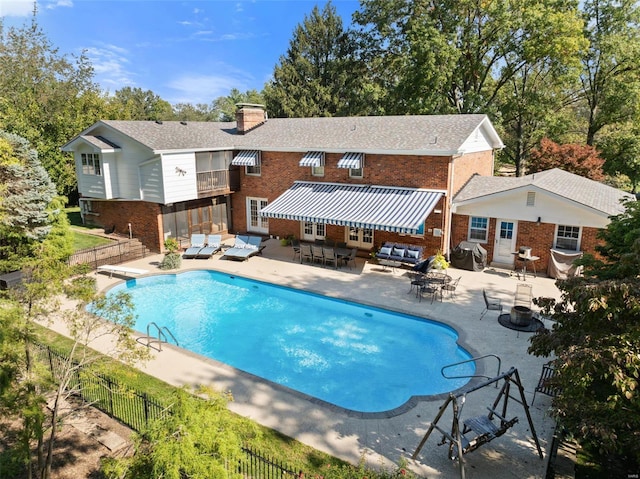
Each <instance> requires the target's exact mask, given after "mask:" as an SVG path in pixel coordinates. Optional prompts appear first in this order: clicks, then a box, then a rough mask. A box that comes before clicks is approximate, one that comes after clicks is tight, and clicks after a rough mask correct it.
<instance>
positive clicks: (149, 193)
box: [140, 158, 164, 203]
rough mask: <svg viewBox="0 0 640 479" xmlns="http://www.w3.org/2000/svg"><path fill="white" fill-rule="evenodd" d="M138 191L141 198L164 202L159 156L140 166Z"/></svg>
mask: <svg viewBox="0 0 640 479" xmlns="http://www.w3.org/2000/svg"><path fill="white" fill-rule="evenodd" d="M140 191H141V193H142V199H143V200H145V201H152V202H154V203H164V194H163V193H164V192H163V181H162V163H161V161H160V158H158V159H157V160H156V161H151V162H149V163H145V164H144V165H142V166H141V167H140Z"/></svg>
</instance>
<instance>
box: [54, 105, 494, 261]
mask: <svg viewBox="0 0 640 479" xmlns="http://www.w3.org/2000/svg"><path fill="white" fill-rule="evenodd" d="M499 148H502V142H501V140H500V138H499V136H498V134H497V133H496V131H495V129H494V128H493V126H492V125H491V122H490V121H489V119H488V117H487V116H486V115H429V116H426V115H425V116H393V117H347V118H295V119H284V118H276V119H267V116H266V113H265V111H264V110H263V109H262V108H260V107H259V106H257V105H243V106H242V107H241V108H239V110H238V113H237V120H236V122H229V123H214V122H153V121H99V122H97V123H95V124H94V125H92V126H90V127H89V128H87V129H86V130H85V131H83V132H82V133H80V134H79V135H78V136H76V137H75V138H73V139H72V140H71V141H69V142H68V143H67V144H66V145H64V146H63V150H64V151H70V152H73V153H74V157H75V163H76V172H77V176H78V189H79V192H80V195H81V200H80V204H81V211H82V215H83V218H84V219H85V220H86V221H87V222H89V223H93V224H98V225H101V226H104V227H106V228H109V229H111V228H114V229H115V230H116V231H118V232H127V233H128V232H129V231H130V232H131V234H132V235H133V236H135V237H137V238H139V239H141V240H142V241H143V242H144V243H145V244H146V245H147V246H148V247H149V248H151V249H152V250H156V251H160V250H161V249H162V244H163V241H164V239H165V238H167V237H170V236H171V237H175V238H178V239H180V240H182V241H183V242H184V241H188V238H189V237H190V235H191V234H193V233H235V232H239V231H247V232H252V233H256V234H262V235H271V236H279V237H283V236H288V235H294V236H296V237H297V238H302V239H306V240H313V239H321V238H329V239H333V240H334V241H336V242H345V243H347V244H348V245H349V246H353V247H358V248H359V249H360V250H361V251H362V252H363V253H365V252H368V251H370V250H372V249H375V248H377V247H379V245H380V244H381V243H382V242H384V241H389V240H391V241H399V242H405V243H412V244H419V245H422V246H424V247H425V251H426V252H427V253H429V254H433V253H435V252H436V251H437V250H443V251H445V252H446V251H448V249H449V244H450V233H451V227H452V225H451V199H452V198H453V195H454V194H455V193H456V192H457V191H458V190H460V188H461V187H462V186H463V185H465V184H466V183H467V181H468V180H470V179H471V178H472V176H474V175H483V176H491V175H492V174H493V165H494V152H495V150H496V149H499Z"/></svg>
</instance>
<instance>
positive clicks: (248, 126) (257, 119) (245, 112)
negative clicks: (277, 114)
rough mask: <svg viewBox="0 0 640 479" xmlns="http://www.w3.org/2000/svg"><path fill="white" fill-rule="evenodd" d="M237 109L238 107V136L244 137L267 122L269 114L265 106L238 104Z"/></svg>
mask: <svg viewBox="0 0 640 479" xmlns="http://www.w3.org/2000/svg"><path fill="white" fill-rule="evenodd" d="M236 107H238V109H237V110H236V130H237V132H238V135H244V134H245V133H247V132H249V131H251V130H253V129H254V128H256V127H258V126H260V125H262V124H263V123H264V122H266V121H267V112H266V111H265V109H264V105H255V104H252V103H238V104H237V105H236Z"/></svg>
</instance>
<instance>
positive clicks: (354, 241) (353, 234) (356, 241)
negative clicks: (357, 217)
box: [347, 228, 373, 249]
mask: <svg viewBox="0 0 640 479" xmlns="http://www.w3.org/2000/svg"><path fill="white" fill-rule="evenodd" d="M347 245H348V246H351V247H358V248H364V249H369V248H373V230H372V229H370V228H349V230H348V233H347Z"/></svg>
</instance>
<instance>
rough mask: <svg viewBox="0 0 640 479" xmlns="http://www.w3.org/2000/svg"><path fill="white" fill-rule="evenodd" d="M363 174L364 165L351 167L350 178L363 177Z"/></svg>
mask: <svg viewBox="0 0 640 479" xmlns="http://www.w3.org/2000/svg"><path fill="white" fill-rule="evenodd" d="M362 175H363V172H362V167H360V168H349V178H362Z"/></svg>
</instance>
